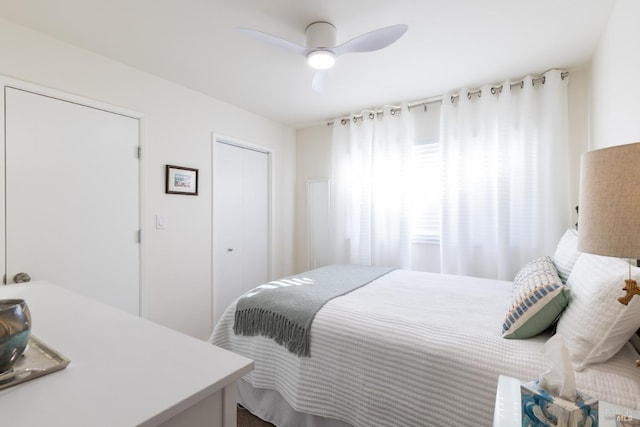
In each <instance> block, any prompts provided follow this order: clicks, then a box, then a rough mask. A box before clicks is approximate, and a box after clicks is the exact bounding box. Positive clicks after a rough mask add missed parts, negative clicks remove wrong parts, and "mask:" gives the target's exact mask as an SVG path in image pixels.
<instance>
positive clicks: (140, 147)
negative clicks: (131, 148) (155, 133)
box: [138, 145, 142, 159]
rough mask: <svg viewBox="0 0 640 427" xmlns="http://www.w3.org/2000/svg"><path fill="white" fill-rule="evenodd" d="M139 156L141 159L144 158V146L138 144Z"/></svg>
mask: <svg viewBox="0 0 640 427" xmlns="http://www.w3.org/2000/svg"><path fill="white" fill-rule="evenodd" d="M138 158H139V159H141V158H142V146H141V145H138Z"/></svg>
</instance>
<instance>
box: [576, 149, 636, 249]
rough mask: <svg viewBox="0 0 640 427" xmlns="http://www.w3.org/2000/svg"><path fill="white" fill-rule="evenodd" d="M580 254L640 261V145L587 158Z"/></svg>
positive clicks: (583, 174)
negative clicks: (585, 253)
mask: <svg viewBox="0 0 640 427" xmlns="http://www.w3.org/2000/svg"><path fill="white" fill-rule="evenodd" d="M578 250H580V251H582V252H588V253H592V254H597V255H605V256H614V257H619V258H635V259H638V258H640V143H633V144H626V145H618V146H614V147H609V148H603V149H601V150H594V151H590V152H588V153H585V154H583V156H582V165H581V171H580V204H579V214H578Z"/></svg>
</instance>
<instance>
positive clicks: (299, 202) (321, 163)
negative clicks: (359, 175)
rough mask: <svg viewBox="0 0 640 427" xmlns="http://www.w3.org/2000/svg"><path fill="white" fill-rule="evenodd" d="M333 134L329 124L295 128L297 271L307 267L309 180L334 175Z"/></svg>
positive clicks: (328, 177) (327, 177)
mask: <svg viewBox="0 0 640 427" xmlns="http://www.w3.org/2000/svg"><path fill="white" fill-rule="evenodd" d="M331 134H332V127H331V126H327V125H326V124H321V125H317V126H312V127H308V128H304V129H298V131H297V132H296V141H297V143H296V153H297V155H296V171H297V173H296V251H295V252H296V256H295V270H296V272H302V271H305V270H308V259H309V249H308V246H307V245H308V239H307V222H308V212H307V203H308V200H307V183H308V182H309V181H311V180H321V179H330V178H331Z"/></svg>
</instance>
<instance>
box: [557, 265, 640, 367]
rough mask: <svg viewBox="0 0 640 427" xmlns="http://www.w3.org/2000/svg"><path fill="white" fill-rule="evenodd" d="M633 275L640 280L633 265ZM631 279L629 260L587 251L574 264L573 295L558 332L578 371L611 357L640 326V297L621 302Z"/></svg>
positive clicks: (572, 272)
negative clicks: (624, 290) (626, 303)
mask: <svg viewBox="0 0 640 427" xmlns="http://www.w3.org/2000/svg"><path fill="white" fill-rule="evenodd" d="M631 276H632V278H633V279H634V280H636V281H640V268H637V267H632V268H631ZM628 278H629V263H628V262H626V261H624V260H622V259H620V258H610V257H603V256H598V255H592V254H587V253H583V254H582V255H580V257H579V258H578V260H577V261H576V263H575V265H574V266H573V270H572V271H571V276H569V280H568V282H567V285H568V286H569V288H570V289H571V297H570V301H569V305H568V306H567V308H566V309H565V311H564V313H563V314H562V316H561V317H560V320H559V321H558V327H557V332H558V333H559V334H561V335H562V336H563V337H564V339H565V342H566V344H567V348H568V349H569V354H570V356H571V361H572V362H573V363H574V368H575V369H576V370H578V371H581V370H582V369H584V368H585V367H586V366H588V365H592V364H596V363H602V362H605V361H607V360H609V359H610V358H611V357H613V356H614V355H615V354H616V353H617V352H618V351H619V350H620V349H621V348H622V346H623V345H624V344H625V343H626V342H627V341H629V339H630V338H631V336H632V335H633V334H634V333H635V332H636V331H637V330H638V328H640V296H636V297H634V298H633V299H632V300H631V302H630V303H629V305H623V304H621V303H620V302H619V301H618V297H621V296H623V295H624V292H623V291H622V288H623V287H624V285H625V283H624V281H625V279H628Z"/></svg>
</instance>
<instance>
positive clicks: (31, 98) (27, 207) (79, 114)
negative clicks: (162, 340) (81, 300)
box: [5, 87, 140, 314]
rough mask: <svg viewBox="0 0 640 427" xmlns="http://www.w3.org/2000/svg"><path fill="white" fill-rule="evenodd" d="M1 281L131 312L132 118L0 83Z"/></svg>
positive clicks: (135, 302)
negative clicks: (21, 278) (20, 281)
mask: <svg viewBox="0 0 640 427" xmlns="http://www.w3.org/2000/svg"><path fill="white" fill-rule="evenodd" d="M5 103H6V108H5V133H6V134H5V150H6V157H5V163H6V164H5V173H6V241H5V244H6V252H5V254H6V267H5V268H6V271H5V281H6V283H13V281H14V277H15V275H16V274H17V273H20V272H24V273H27V274H28V275H29V276H30V277H31V280H46V281H49V282H52V283H55V284H57V285H60V286H62V287H65V288H68V289H70V290H73V291H76V292H78V293H81V294H84V295H87V296H90V297H92V298H95V299H97V300H100V301H102V302H105V303H107V304H110V305H113V306H116V307H119V308H121V309H123V310H126V311H128V312H130V313H133V314H139V310H140V309H139V305H140V303H139V300H140V290H139V289H140V277H139V276H140V274H139V267H140V255H139V252H140V249H139V241H138V239H139V236H138V230H139V228H140V220H139V209H140V208H139V191H140V189H139V160H138V156H137V147H138V145H139V131H138V130H139V121H138V119H135V118H131V117H127V116H123V115H120V114H114V113H111V112H107V111H104V110H100V109H96V108H91V107H87V106H84V105H80V104H77V103H72V102H67V101H63V100H59V99H56V98H53V97H49V96H43V95H39V94H35V93H32V92H28V91H24V90H19V89H13V88H8V87H7V88H6V89H5Z"/></svg>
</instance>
